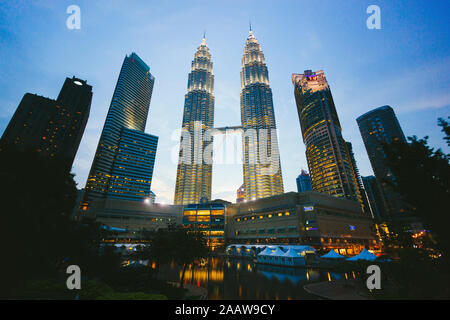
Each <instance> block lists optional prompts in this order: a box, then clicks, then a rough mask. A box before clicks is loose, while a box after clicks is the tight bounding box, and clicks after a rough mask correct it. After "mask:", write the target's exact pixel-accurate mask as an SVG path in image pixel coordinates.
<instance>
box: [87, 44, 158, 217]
mask: <svg viewBox="0 0 450 320" xmlns="http://www.w3.org/2000/svg"><path fill="white" fill-rule="evenodd" d="M154 82H155V78H154V77H153V76H152V74H151V73H150V68H149V67H148V66H147V64H145V62H144V61H142V60H141V58H139V56H138V55H137V54H135V53H132V54H131V55H129V56H126V57H125V59H124V61H123V65H122V69H121V70H120V74H119V79H118V80H117V84H116V88H115V90H114V94H113V97H112V101H111V105H110V107H109V111H108V115H107V116H106V120H105V124H104V126H103V131H102V134H101V136H100V140H99V143H98V146H97V151H96V153H95V157H94V161H93V162H92V167H91V171H90V173H89V177H88V180H87V182H86V187H85V194H84V197H83V201H82V202H81V209H82V210H85V209H86V208H87V205H88V203H89V202H90V201H91V200H93V199H98V198H119V199H125V200H143V199H146V198H147V197H149V195H150V185H151V181H152V175H153V166H154V162H155V155H156V147H157V143H158V137H156V136H153V135H150V134H147V133H144V130H145V124H146V122H147V115H148V110H149V106H150V100H151V96H152V91H153V84H154Z"/></svg>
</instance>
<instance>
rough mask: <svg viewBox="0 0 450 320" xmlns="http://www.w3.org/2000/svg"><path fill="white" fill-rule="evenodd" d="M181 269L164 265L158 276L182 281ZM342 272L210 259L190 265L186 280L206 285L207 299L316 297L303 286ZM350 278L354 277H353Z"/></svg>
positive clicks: (338, 277)
mask: <svg viewBox="0 0 450 320" xmlns="http://www.w3.org/2000/svg"><path fill="white" fill-rule="evenodd" d="M181 274H182V269H181V268H180V267H178V266H176V265H174V264H171V265H170V266H161V267H160V271H159V273H158V276H159V278H161V279H165V280H169V281H180V279H181ZM342 277H344V275H343V274H338V273H333V272H329V271H327V270H323V269H322V270H321V269H310V268H289V267H280V266H271V265H261V264H255V263H254V262H252V261H249V260H232V259H227V258H210V259H209V263H208V264H207V265H206V266H202V267H199V266H195V267H192V266H190V267H188V269H187V270H186V273H185V279H184V283H185V284H189V285H193V286H197V287H203V288H207V290H208V299H211V300H217V299H281V300H290V299H316V297H315V296H312V295H310V294H308V293H307V292H306V291H305V290H304V289H303V286H304V285H305V284H307V283H313V282H318V281H331V280H334V279H341V278H342ZM350 277H351V276H350Z"/></svg>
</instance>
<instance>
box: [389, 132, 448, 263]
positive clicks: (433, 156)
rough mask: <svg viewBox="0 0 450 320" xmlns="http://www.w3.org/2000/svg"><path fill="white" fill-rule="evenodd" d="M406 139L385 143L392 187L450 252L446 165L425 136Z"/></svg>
mask: <svg viewBox="0 0 450 320" xmlns="http://www.w3.org/2000/svg"><path fill="white" fill-rule="evenodd" d="M408 139H409V143H403V142H399V141H396V142H393V143H392V144H390V145H385V146H384V150H385V153H386V161H387V164H388V166H389V168H390V169H391V171H392V173H393V175H394V176H395V180H394V182H393V187H394V189H395V190H396V191H397V192H398V193H400V194H401V195H402V196H403V197H404V199H405V201H406V202H407V203H409V204H410V205H412V206H413V208H414V215H416V216H418V217H419V218H420V219H421V220H422V222H423V223H424V225H425V226H426V228H428V229H430V230H431V232H432V234H433V235H434V236H435V240H436V242H437V246H438V248H439V249H440V250H442V251H445V252H446V256H448V255H449V254H450V233H449V232H448V226H449V225H450V215H449V214H448V208H449V200H450V165H449V158H448V156H447V155H446V154H444V153H443V152H442V151H441V150H440V149H438V150H434V149H433V148H431V147H429V146H428V144H427V137H425V138H423V139H418V138H417V137H415V136H413V137H409V138H408Z"/></svg>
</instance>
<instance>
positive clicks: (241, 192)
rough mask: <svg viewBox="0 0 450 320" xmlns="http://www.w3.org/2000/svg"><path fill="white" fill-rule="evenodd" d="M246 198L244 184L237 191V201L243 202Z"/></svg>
mask: <svg viewBox="0 0 450 320" xmlns="http://www.w3.org/2000/svg"><path fill="white" fill-rule="evenodd" d="M244 200H245V192H244V185H242V186H240V187H239V189H237V191H236V203H239V202H242V201H244Z"/></svg>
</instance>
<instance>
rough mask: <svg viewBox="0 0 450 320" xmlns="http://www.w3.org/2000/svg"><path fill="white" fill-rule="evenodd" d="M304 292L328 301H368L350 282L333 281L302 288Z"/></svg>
mask: <svg viewBox="0 0 450 320" xmlns="http://www.w3.org/2000/svg"><path fill="white" fill-rule="evenodd" d="M303 288H304V289H305V291H306V292H308V293H311V294H313V295H316V296H319V297H321V298H324V299H328V300H369V298H368V297H365V296H362V295H360V294H359V293H358V291H359V290H360V288H358V285H357V283H356V282H355V281H352V280H334V281H324V282H318V283H311V284H307V285H305V286H303Z"/></svg>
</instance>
